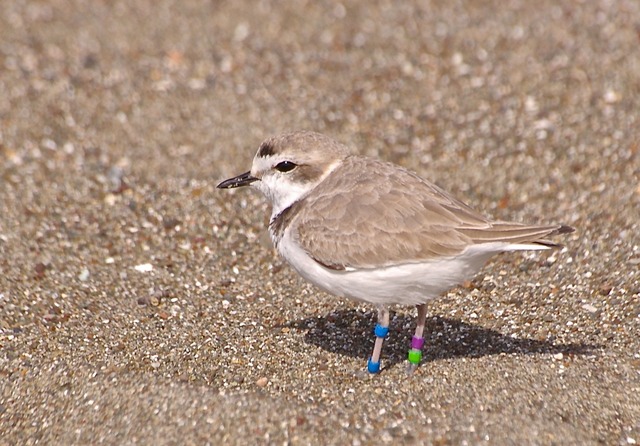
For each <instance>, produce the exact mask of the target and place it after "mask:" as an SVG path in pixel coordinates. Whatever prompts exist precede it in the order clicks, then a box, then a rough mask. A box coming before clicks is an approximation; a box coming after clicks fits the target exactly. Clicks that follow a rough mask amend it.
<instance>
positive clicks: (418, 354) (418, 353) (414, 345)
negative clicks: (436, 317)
mask: <svg viewBox="0 0 640 446" xmlns="http://www.w3.org/2000/svg"><path fill="white" fill-rule="evenodd" d="M417 308H418V319H417V324H416V332H415V333H414V335H413V338H412V339H411V348H410V349H409V370H408V371H409V373H413V372H415V371H416V369H417V368H418V364H420V360H421V359H422V346H423V345H424V338H423V337H422V334H423V333H424V325H425V321H426V319H427V304H421V305H418V306H417Z"/></svg>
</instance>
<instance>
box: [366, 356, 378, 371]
mask: <svg viewBox="0 0 640 446" xmlns="http://www.w3.org/2000/svg"><path fill="white" fill-rule="evenodd" d="M367 370H369V373H378V372H379V371H380V362H373V361H371V358H369V362H368V363H367Z"/></svg>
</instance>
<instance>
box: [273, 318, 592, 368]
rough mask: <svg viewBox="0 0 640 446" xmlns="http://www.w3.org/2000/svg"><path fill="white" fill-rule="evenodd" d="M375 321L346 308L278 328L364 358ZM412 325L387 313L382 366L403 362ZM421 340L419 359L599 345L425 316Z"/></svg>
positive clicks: (577, 351) (576, 350) (575, 350)
mask: <svg viewBox="0 0 640 446" xmlns="http://www.w3.org/2000/svg"><path fill="white" fill-rule="evenodd" d="M375 323H376V313H375V312H373V311H369V312H362V311H358V310H354V309H350V310H340V311H335V312H332V313H330V314H328V315H326V316H320V317H313V318H305V319H301V320H296V321H291V322H288V323H286V324H283V325H280V326H279V327H288V328H294V329H298V330H307V332H306V334H305V336H304V339H305V341H306V342H308V343H309V344H313V345H316V346H318V347H320V348H322V349H324V350H327V351H330V352H332V353H337V354H340V355H345V356H350V357H358V358H368V357H369V356H370V355H371V351H372V349H373V343H374V339H375V338H374V335H373V326H374V325H375ZM414 329H415V318H414V317H410V316H406V315H400V314H397V313H393V312H392V313H391V324H390V329H389V336H388V337H387V339H386V340H385V344H384V347H383V359H384V361H385V363H386V364H385V366H386V367H390V366H393V365H396V364H398V363H401V362H403V361H405V360H406V357H407V351H408V348H409V344H410V342H411V336H412V335H413V331H414ZM424 338H425V346H424V350H423V359H422V361H423V362H430V361H437V360H442V359H450V358H457V357H466V358H479V357H483V356H487V355H496V354H500V353H507V354H523V355H531V354H557V353H563V354H566V355H585V354H589V353H592V352H593V351H594V350H595V349H597V348H600V346H599V345H593V344H584V343H578V344H556V343H554V342H553V341H552V340H536V339H528V338H514V337H512V336H507V335H504V334H502V333H499V332H497V331H494V330H490V329H488V328H484V327H481V326H478V325H471V324H467V323H464V322H460V321H458V320H455V319H449V318H444V317H439V316H434V317H428V318H427V322H426V326H425V330H424Z"/></svg>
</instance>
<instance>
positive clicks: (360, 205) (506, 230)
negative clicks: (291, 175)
mask: <svg viewBox="0 0 640 446" xmlns="http://www.w3.org/2000/svg"><path fill="white" fill-rule="evenodd" d="M371 172H375V175H371ZM336 191H340V193H338V194H336ZM303 203H304V205H302V204H303ZM294 206H295V212H293V215H290V216H289V217H288V218H287V219H288V220H289V222H290V223H294V227H295V228H297V229H296V230H295V232H294V233H293V237H294V238H295V239H296V240H297V242H298V243H299V244H300V246H301V247H302V248H303V249H304V250H305V251H306V252H307V253H308V254H309V255H310V256H311V257H312V258H314V259H315V260H316V261H317V262H318V263H321V264H322V265H324V266H326V267H329V268H333V269H347V268H355V269H362V268H374V267H379V266H381V265H384V266H391V265H398V264H404V263H417V262H424V261H428V260H431V259H434V258H438V257H441V256H445V257H448V256H455V255H456V254H459V253H460V252H462V251H463V250H464V249H465V248H466V247H468V246H469V245H472V244H481V243H490V242H505V243H509V244H513V243H516V244H517V243H523V242H527V243H536V242H540V244H541V245H544V246H553V244H550V243H549V242H546V241H544V240H542V238H543V237H545V236H548V235H553V234H554V233H558V232H563V231H562V229H561V228H567V227H562V226H560V225H555V226H525V225H522V224H518V223H507V222H491V221H490V220H488V219H487V218H485V217H483V216H482V215H480V214H479V213H477V212H476V211H474V210H473V209H471V208H470V207H469V206H467V205H466V204H464V203H462V202H461V201H459V200H456V199H455V198H453V197H452V196H450V195H449V194H448V193H446V192H445V191H443V190H442V189H440V188H439V187H437V186H435V185H434V184H432V183H429V182H428V181H426V180H424V179H422V178H420V177H419V176H417V174H415V173H413V172H411V171H409V170H406V169H403V168H400V167H398V166H396V165H393V164H390V163H385V162H383V161H379V160H376V159H372V158H365V157H358V156H352V157H348V158H346V159H345V161H344V163H343V165H342V166H340V167H339V168H337V169H336V170H334V171H333V172H332V173H331V174H330V175H329V176H328V177H327V178H326V179H325V180H324V181H323V182H322V183H320V184H319V185H318V186H317V187H316V188H315V189H314V190H313V191H312V192H311V193H310V194H309V195H307V196H306V197H305V198H304V199H303V200H302V201H301V202H299V203H297V204H296V205H294ZM564 232H568V231H564Z"/></svg>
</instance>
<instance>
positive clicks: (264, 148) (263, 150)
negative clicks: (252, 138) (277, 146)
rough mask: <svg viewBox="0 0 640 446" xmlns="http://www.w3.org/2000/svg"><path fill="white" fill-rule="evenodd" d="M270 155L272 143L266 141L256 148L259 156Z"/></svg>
mask: <svg viewBox="0 0 640 446" xmlns="http://www.w3.org/2000/svg"><path fill="white" fill-rule="evenodd" d="M271 155H273V144H272V143H271V142H268V141H265V142H263V143H262V144H260V148H259V149H258V156H259V157H261V158H266V157H268V156H271Z"/></svg>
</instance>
